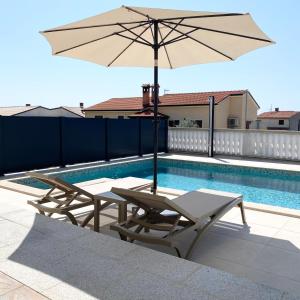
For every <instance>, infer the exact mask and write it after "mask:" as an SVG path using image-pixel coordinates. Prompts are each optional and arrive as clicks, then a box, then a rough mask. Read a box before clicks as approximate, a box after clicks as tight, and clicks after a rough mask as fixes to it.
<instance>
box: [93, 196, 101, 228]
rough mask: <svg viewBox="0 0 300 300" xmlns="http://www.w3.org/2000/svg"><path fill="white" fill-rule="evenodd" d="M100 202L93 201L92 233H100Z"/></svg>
mask: <svg viewBox="0 0 300 300" xmlns="http://www.w3.org/2000/svg"><path fill="white" fill-rule="evenodd" d="M99 214H100V200H95V201H94V231H96V232H99V231H100V224H99V223H100V222H99V219H100V215H99Z"/></svg>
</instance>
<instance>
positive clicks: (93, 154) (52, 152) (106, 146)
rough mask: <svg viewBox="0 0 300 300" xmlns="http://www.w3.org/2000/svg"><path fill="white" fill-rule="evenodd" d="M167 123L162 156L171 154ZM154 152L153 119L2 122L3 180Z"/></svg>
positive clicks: (161, 134)
mask: <svg viewBox="0 0 300 300" xmlns="http://www.w3.org/2000/svg"><path fill="white" fill-rule="evenodd" d="M167 134H168V127H167V121H166V120H161V121H160V125H159V151H160V152H167V150H168V149H167V139H168V135H167ZM152 152H153V120H147V119H125V120H124V119H79V118H56V117H48V118H47V117H0V175H1V174H3V173H10V172H19V171H26V170H32V169H40V168H47V167H51V166H63V165H66V164H74V163H83V162H92V161H97V160H104V159H106V160H108V159H111V158H119V157H126V156H134V155H142V154H147V153H152Z"/></svg>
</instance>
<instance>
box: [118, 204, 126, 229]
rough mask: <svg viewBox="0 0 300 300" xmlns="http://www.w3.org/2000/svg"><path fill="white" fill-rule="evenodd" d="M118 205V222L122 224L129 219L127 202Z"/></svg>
mask: <svg viewBox="0 0 300 300" xmlns="http://www.w3.org/2000/svg"><path fill="white" fill-rule="evenodd" d="M118 206H119V207H118V223H119V224H120V223H123V222H125V221H126V220H127V203H126V202H125V201H124V202H121V203H119V205H118Z"/></svg>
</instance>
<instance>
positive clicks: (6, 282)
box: [0, 272, 22, 296]
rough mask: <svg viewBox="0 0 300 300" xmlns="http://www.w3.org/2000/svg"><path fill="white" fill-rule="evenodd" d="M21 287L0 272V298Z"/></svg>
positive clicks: (18, 283)
mask: <svg viewBox="0 0 300 300" xmlns="http://www.w3.org/2000/svg"><path fill="white" fill-rule="evenodd" d="M20 286H22V284H21V283H20V282H18V281H16V280H14V279H12V278H11V277H9V276H7V275H6V274H3V273H1V272H0V296H1V295H4V294H6V293H8V292H10V291H12V290H14V289H16V288H18V287H20Z"/></svg>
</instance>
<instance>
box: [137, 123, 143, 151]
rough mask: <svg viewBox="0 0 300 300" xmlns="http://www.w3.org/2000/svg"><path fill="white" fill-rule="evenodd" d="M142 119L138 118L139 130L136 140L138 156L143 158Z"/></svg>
mask: <svg viewBox="0 0 300 300" xmlns="http://www.w3.org/2000/svg"><path fill="white" fill-rule="evenodd" d="M142 121H143V120H142V118H138V126H139V130H138V135H139V137H138V139H139V149H138V153H139V156H143V149H142Z"/></svg>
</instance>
